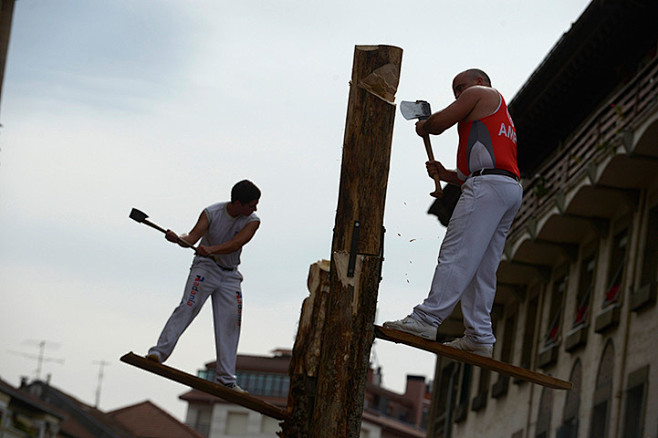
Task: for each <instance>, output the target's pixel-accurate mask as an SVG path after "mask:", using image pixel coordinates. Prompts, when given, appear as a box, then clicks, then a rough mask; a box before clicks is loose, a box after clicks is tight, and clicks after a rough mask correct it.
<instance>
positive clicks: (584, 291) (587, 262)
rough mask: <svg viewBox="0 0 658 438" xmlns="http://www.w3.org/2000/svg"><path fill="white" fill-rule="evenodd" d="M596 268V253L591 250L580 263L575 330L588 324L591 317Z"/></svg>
mask: <svg viewBox="0 0 658 438" xmlns="http://www.w3.org/2000/svg"><path fill="white" fill-rule="evenodd" d="M595 267H596V251H595V250H594V249H589V250H587V252H586V253H585V256H584V257H583V260H582V262H581V263H580V279H579V281H578V295H577V296H576V317H575V319H574V321H573V328H575V327H579V326H582V325H585V324H587V317H588V315H589V302H590V297H591V296H592V289H594V268H595Z"/></svg>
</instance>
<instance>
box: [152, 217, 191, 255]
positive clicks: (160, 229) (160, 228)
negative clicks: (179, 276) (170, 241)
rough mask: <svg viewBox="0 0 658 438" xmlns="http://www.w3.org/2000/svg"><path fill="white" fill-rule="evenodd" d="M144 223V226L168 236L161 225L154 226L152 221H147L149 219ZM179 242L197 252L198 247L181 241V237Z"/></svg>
mask: <svg viewBox="0 0 658 438" xmlns="http://www.w3.org/2000/svg"><path fill="white" fill-rule="evenodd" d="M142 222H143V223H144V225H148V226H149V227H152V228H155V229H156V230H158V231H160V232H162V233H164V234H167V230H165V229H164V228H162V227H161V226H159V225H157V224H154V223H153V222H151V221H149V220H147V219H144V220H143V221H142ZM178 240H180V241H181V242H183V243H184V244H185V245H187V246H188V247H190V248H192V249H193V250H194V251H196V246H194V245H192V244H191V243H189V242H187V241H185V240H183V239H181V238H180V237H179V238H178Z"/></svg>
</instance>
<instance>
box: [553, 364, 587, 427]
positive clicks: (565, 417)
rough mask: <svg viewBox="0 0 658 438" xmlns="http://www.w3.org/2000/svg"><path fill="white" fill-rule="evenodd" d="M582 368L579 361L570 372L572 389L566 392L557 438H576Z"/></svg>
mask: <svg viewBox="0 0 658 438" xmlns="http://www.w3.org/2000/svg"><path fill="white" fill-rule="evenodd" d="M582 370H583V367H582V365H581V363H580V361H579V360H577V361H576V364H575V365H574V366H573V368H572V370H571V378H570V380H571V382H572V383H573V388H572V389H571V391H568V392H567V398H566V400H565V402H564V412H563V414H562V425H561V426H560V428H559V429H558V433H557V436H558V437H559V438H576V437H577V436H578V411H579V410H580V388H581V386H582V385H581V383H582V374H583V371H582Z"/></svg>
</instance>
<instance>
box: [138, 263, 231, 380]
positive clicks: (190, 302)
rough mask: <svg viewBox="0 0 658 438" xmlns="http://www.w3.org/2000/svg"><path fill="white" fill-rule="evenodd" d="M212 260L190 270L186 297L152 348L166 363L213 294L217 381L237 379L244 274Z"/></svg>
mask: <svg viewBox="0 0 658 438" xmlns="http://www.w3.org/2000/svg"><path fill="white" fill-rule="evenodd" d="M211 263H212V262H210V261H208V262H205V263H202V264H200V265H197V266H193V267H192V268H191V269H190V275H189V277H188V278H187V283H186V285H185V291H184V292H183V299H182V300H181V302H180V304H179V305H178V307H176V308H175V309H174V312H173V313H172V314H171V316H170V317H169V320H168V321H167V323H166V324H165V326H164V328H163V329H162V333H161V334H160V338H159V339H158V344H157V345H156V346H155V347H152V348H151V349H150V350H149V354H152V353H155V354H157V355H158V356H159V357H160V360H161V361H162V362H164V361H165V360H167V358H168V357H169V356H170V355H171V353H172V351H173V350H174V347H175V346H176V343H177V342H178V339H179V338H180V336H181V335H182V334H183V332H184V331H185V329H186V328H187V327H188V326H189V325H190V323H191V322H192V321H193V320H194V318H195V317H196V316H197V315H198V314H199V311H200V310H201V307H202V306H203V303H205V301H206V300H207V299H208V297H212V313H213V320H214V326H215V349H216V353H217V381H218V382H220V383H223V384H230V383H234V382H235V362H236V355H237V351H238V341H239V339H240V324H241V320H242V291H241V287H240V285H241V283H242V275H241V274H240V272H238V270H237V269H236V270H234V271H223V270H221V269H219V268H218V267H216V266H212V265H209V264H211Z"/></svg>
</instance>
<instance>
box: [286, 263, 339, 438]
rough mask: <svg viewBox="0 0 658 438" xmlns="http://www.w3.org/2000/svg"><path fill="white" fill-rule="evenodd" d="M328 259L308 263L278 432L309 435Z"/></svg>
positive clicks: (324, 308)
mask: <svg viewBox="0 0 658 438" xmlns="http://www.w3.org/2000/svg"><path fill="white" fill-rule="evenodd" d="M329 266H330V264H329V260H321V261H319V262H316V263H314V264H312V265H311V267H310V269H309V273H308V281H307V284H308V290H309V296H308V298H306V299H305V300H304V303H303V304H302V312H301V316H300V318H299V327H298V328H297V337H296V338H295V345H294V346H293V349H292V358H291V360H290V369H289V374H290V390H289V392H288V412H289V413H290V418H289V421H285V422H284V423H283V424H282V425H281V428H282V432H283V434H282V436H284V437H305V436H310V435H309V427H310V419H311V417H312V415H313V407H314V405H315V388H316V385H317V370H318V363H319V362H320V354H321V349H322V333H323V330H324V320H325V313H326V308H327V298H328V297H329Z"/></svg>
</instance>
